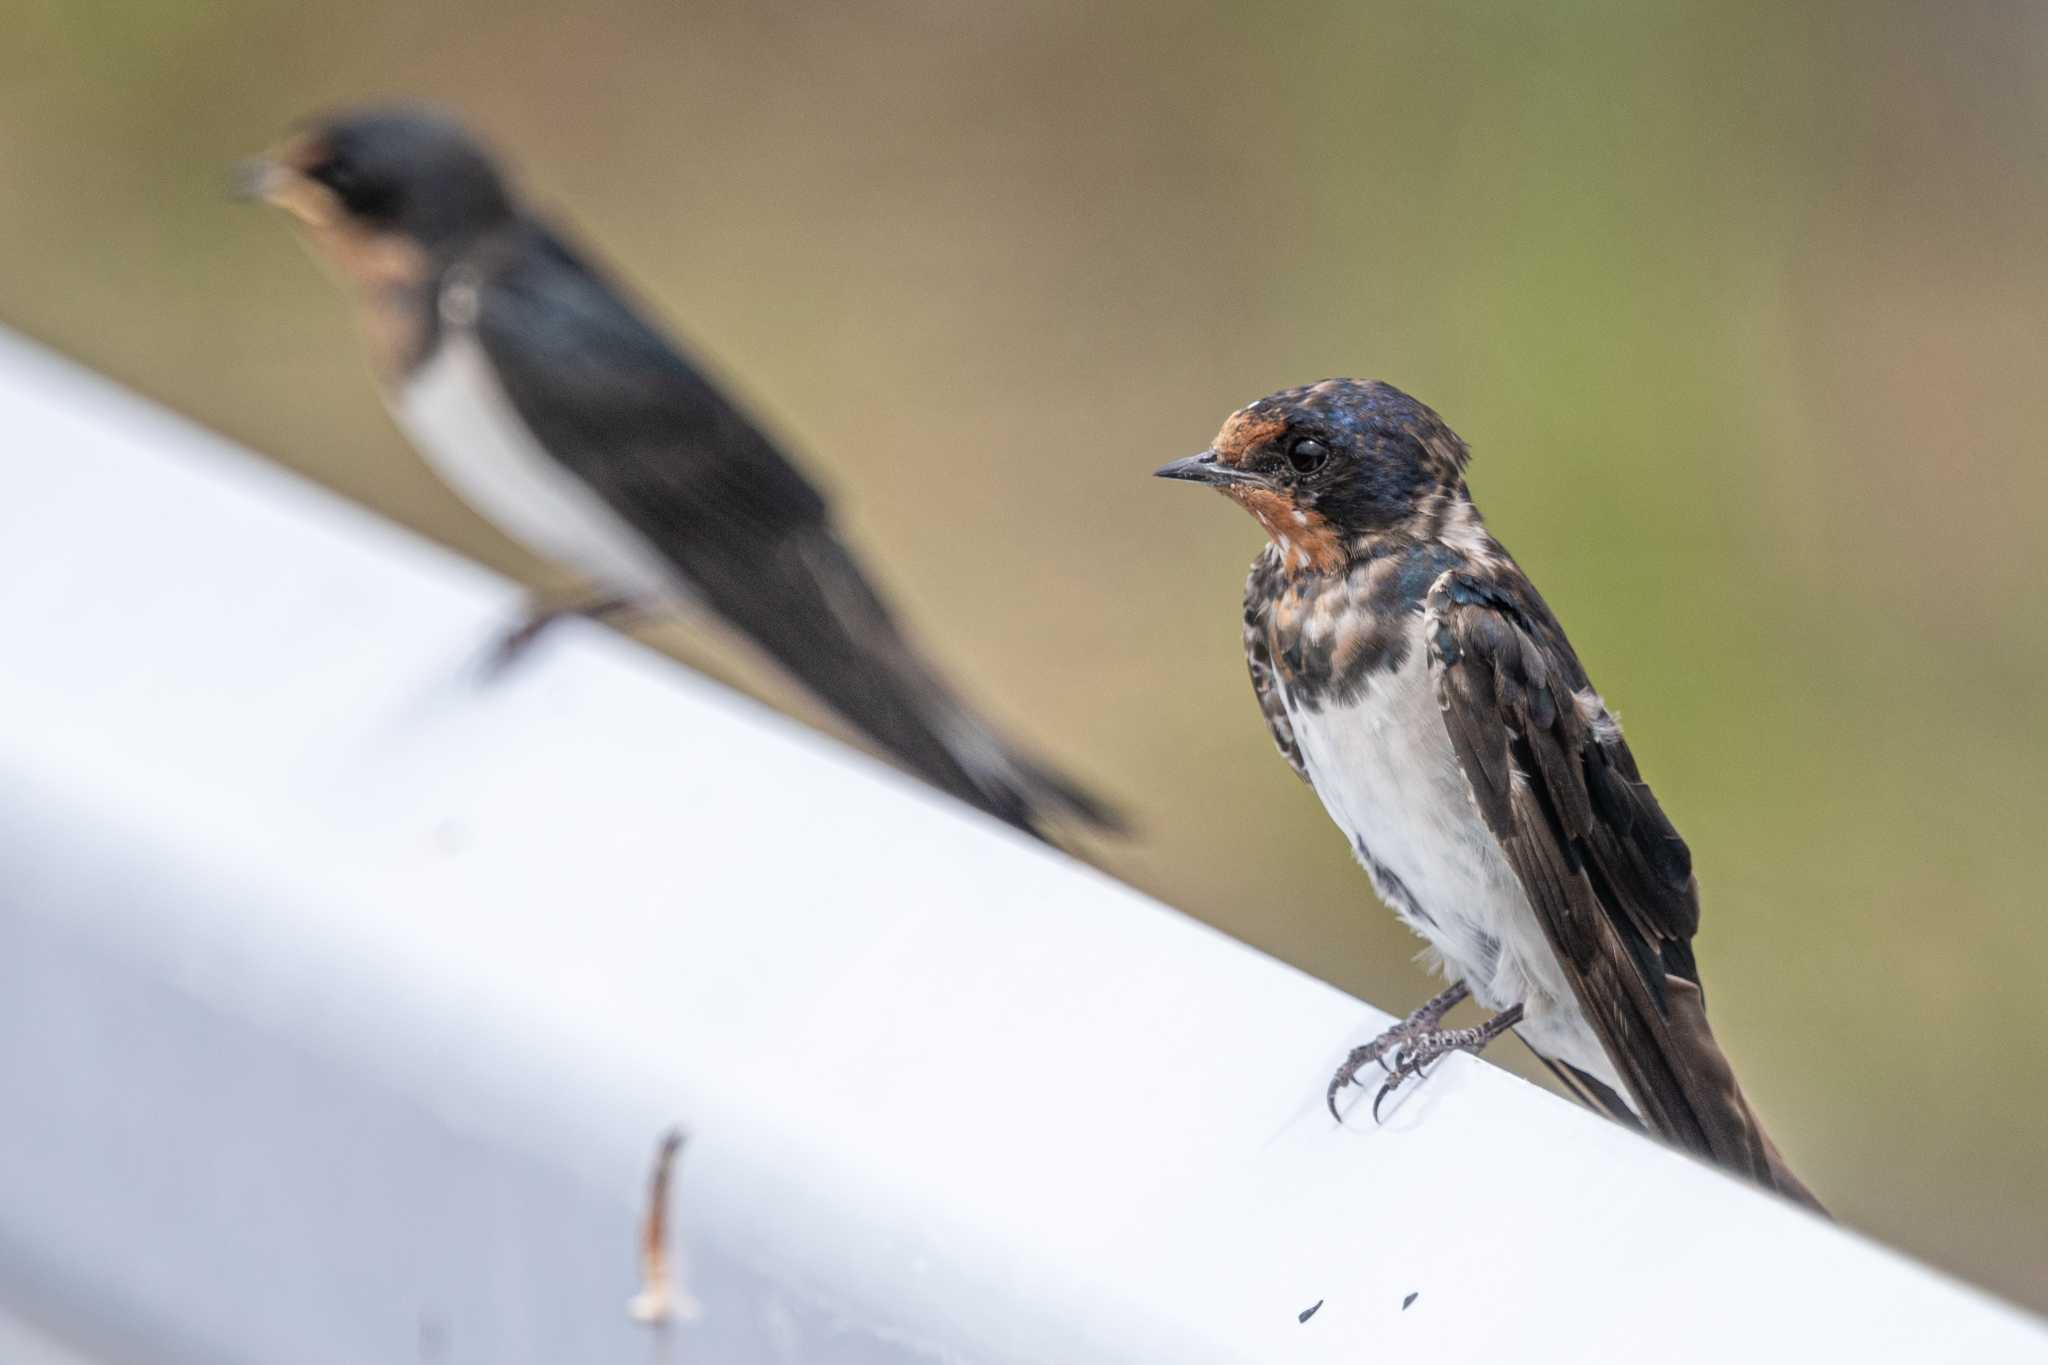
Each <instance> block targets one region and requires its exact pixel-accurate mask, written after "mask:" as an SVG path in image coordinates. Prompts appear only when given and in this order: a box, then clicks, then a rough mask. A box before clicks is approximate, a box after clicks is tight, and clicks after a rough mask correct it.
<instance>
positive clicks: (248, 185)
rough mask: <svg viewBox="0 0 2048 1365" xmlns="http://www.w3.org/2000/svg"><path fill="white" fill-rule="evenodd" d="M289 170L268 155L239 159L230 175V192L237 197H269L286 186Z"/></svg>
mask: <svg viewBox="0 0 2048 1365" xmlns="http://www.w3.org/2000/svg"><path fill="white" fill-rule="evenodd" d="M288 175H289V172H287V171H286V170H285V168H284V167H282V166H280V165H278V164H277V162H275V161H273V160H271V159H270V158H269V157H267V156H252V157H250V158H249V159H248V160H247V161H237V162H236V163H235V168H234V170H233V171H231V172H229V175H228V193H229V194H230V195H232V196H233V197H234V198H236V199H268V198H270V197H271V196H272V195H274V194H276V193H277V192H278V191H279V190H280V189H282V188H283V187H284V182H285V179H286V177H287V176H288Z"/></svg>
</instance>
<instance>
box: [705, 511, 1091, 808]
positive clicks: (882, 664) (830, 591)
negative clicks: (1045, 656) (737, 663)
mask: <svg viewBox="0 0 2048 1365" xmlns="http://www.w3.org/2000/svg"><path fill="white" fill-rule="evenodd" d="M729 586H730V589H731V591H730V592H726V591H721V589H724V588H727V587H728V583H727V582H726V581H724V580H722V579H721V578H719V577H716V576H714V575H712V574H705V573H702V572H700V574H699V575H698V587H699V589H700V591H702V592H703V593H704V595H705V597H706V598H707V599H708V601H709V604H710V605H711V606H712V607H713V608H714V609H715V610H718V611H720V612H721V614H723V615H725V616H726V617H727V619H728V620H731V621H732V622H733V624H734V625H736V626H738V627H739V628H740V629H741V630H742V632H743V633H744V634H745V635H746V636H747V637H748V638H749V639H750V640H751V641H752V642H753V643H754V644H755V645H757V646H758V647H760V648H761V649H763V650H764V651H766V652H767V653H768V655H769V656H770V657H771V658H773V659H774V660H775V661H776V663H778V664H780V665H781V666H782V668H783V669H784V670H786V671H787V672H788V673H789V674H790V675H791V676H793V677H794V678H795V679H796V680H797V681H798V682H800V683H802V684H803V685H804V687H805V688H806V689H807V690H809V691H810V693H811V694H812V695H813V696H815V697H817V699H818V700H819V701H821V702H823V703H824V704H825V705H826V706H828V707H830V708H831V709H832V710H833V711H834V712H836V713H837V714H838V715H839V716H840V717H841V718H842V719H844V720H845V721H846V722H847V723H848V724H850V725H852V726H853V727H854V728H855V729H856V730H858V731H860V732H861V733H862V734H863V735H865V736H866V737H867V738H868V739H870V740H871V741H873V742H874V743H875V744H876V745H877V746H878V747H879V748H881V749H882V750H883V751H884V752H886V753H887V754H889V755H890V756H891V757H893V758H894V759H895V760H896V761H897V762H898V763H900V764H902V765H903V766H904V767H906V768H908V769H909V770H910V771H911V772H913V773H915V774H916V775H918V776H919V777H922V778H923V779H924V780H925V781H927V782H929V783H931V784H932V785H933V786H935V787H937V788H938V789H939V790H941V791H944V792H947V793H948V794H950V795H952V796H955V797H957V798H959V799H960V800H962V801H965V802H967V803H968V804H969V805H972V806H976V807H978V808H980V809H981V810H984V811H987V812H988V813H989V814H991V815H993V816H995V817H996V818H998V819H1000V820H1003V821H1006V822H1008V823H1009V824H1012V825H1015V826H1016V827H1017V828H1019V829H1022V830H1024V831H1025V832H1026V833H1029V834H1032V835H1035V836H1037V837H1039V838H1045V837H1046V826H1047V824H1049V823H1050V822H1051V821H1053V820H1056V819H1065V820H1071V821H1074V822H1077V823H1079V824H1081V825H1085V826H1089V827H1093V828H1095V829H1098V830H1102V831H1105V832H1110V833H1115V832H1119V831H1121V830H1122V828H1123V822H1122V821H1121V819H1119V818H1118V816H1117V815H1116V814H1115V812H1114V811H1113V810H1112V809H1111V808H1110V807H1108V806H1107V805H1105V804H1104V803H1103V802H1101V801H1100V800H1098V799H1097V798H1096V797H1094V796H1092V795H1090V794H1089V793H1088V792H1086V791H1084V790H1083V789H1082V788H1081V787H1079V786H1078V785H1076V784H1075V783H1073V782H1071V781H1070V780H1068V779H1067V778H1065V777H1062V776H1060V775H1059V774H1057V773H1055V772H1053V771H1052V770H1050V769H1048V768H1046V767H1044V766H1042V765H1041V764H1039V763H1038V762H1036V761H1035V760H1033V759H1030V758H1028V757H1026V756H1024V755H1022V754H1020V753H1018V752H1017V751H1016V750H1015V749H1013V748H1011V747H1010V746H1009V744H1008V743H1007V742H1005V741H1004V740H1003V739H1002V738H1001V737H1000V736H998V735H997V734H996V732H995V731H994V729H992V728H991V727H990V726H989V725H988V724H987V723H986V722H984V721H983V720H981V719H980V718H979V717H978V716H976V715H975V714H974V713H972V712H971V711H969V710H968V709H967V707H966V705H965V704H964V703H963V702H961V701H960V700H959V699H958V698H957V697H956V696H955V695H954V694H953V692H952V691H951V689H950V688H948V687H947V686H946V684H945V683H944V682H943V681H942V680H941V679H940V678H939V676H938V675H937V673H936V672H935V671H934V670H933V669H932V668H931V666H930V665H929V664H927V663H926V662H925V661H924V659H923V658H922V657H921V656H920V655H919V654H918V653H917V651H916V650H915V649H914V648H912V646H911V645H910V643H909V642H908V641H907V640H906V639H905V638H904V635H903V633H902V631H900V630H899V629H898V628H897V626H896V622H895V620H894V618H893V617H892V615H891V614H890V612H889V610H888V608H887V607H886V606H884V605H883V603H882V601H881V599H880V597H879V596H878V595H877V594H876V593H875V591H874V589H873V588H872V587H870V586H869V584H868V582H867V580H866V578H865V577H864V576H863V575H862V574H861V572H860V569H859V567H858V565H856V564H855V563H854V560H853V557H852V555H851V554H849V553H848V552H847V550H846V548H845V547H844V546H843V545H842V544H841V543H840V541H839V539H838V537H837V536H835V535H833V534H832V532H831V530H830V529H829V528H828V527H824V526H818V527H813V528H808V529H807V530H806V531H804V532H802V533H799V534H797V535H793V536H791V537H789V538H788V539H787V540H785V541H784V543H783V544H782V545H781V546H780V547H779V548H778V550H777V551H776V553H774V554H773V555H771V556H769V557H768V558H767V560H766V561H756V562H754V563H752V564H749V565H747V566H746V567H745V571H744V577H743V579H741V580H738V581H732V582H730V585H729ZM766 589H772V591H767V590H766ZM764 600H767V601H773V602H775V603H776V604H777V610H775V611H773V612H761V611H752V610H745V609H743V608H744V605H745V604H752V603H758V602H761V601H764Z"/></svg>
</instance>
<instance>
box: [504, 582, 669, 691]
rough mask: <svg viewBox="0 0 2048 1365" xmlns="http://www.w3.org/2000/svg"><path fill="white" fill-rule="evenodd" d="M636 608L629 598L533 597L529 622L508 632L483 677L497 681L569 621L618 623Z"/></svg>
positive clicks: (529, 603) (606, 595) (529, 601)
mask: <svg viewBox="0 0 2048 1365" xmlns="http://www.w3.org/2000/svg"><path fill="white" fill-rule="evenodd" d="M633 611H634V604H633V603H632V602H630V601H628V600H627V599H626V598H623V597H618V596H614V595H612V594H610V593H602V594H599V595H597V596H594V597H580V598H569V599H552V600H551V599H549V598H547V597H544V596H542V595H541V594H539V593H534V594H532V595H531V596H529V597H528V598H527V601H526V619H525V620H523V621H521V622H520V623H519V624H518V625H517V626H515V627H513V628H512V629H511V630H509V631H506V632H505V634H504V636H503V637H502V638H501V639H500V640H499V641H498V644H497V647H496V648H495V649H493V650H492V651H491V657H490V659H489V661H488V662H487V663H486V664H485V666H484V675H485V676H486V677H490V678H495V677H497V676H498V675H499V674H501V673H503V672H505V670H507V669H509V668H510V667H512V665H513V664H515V663H517V662H519V660H520V658H521V657H522V656H524V655H525V653H526V651H527V650H528V649H530V648H532V646H533V642H534V641H535V640H538V639H539V638H540V637H541V632H543V631H545V630H546V629H547V628H548V627H549V626H551V625H553V624H555V622H557V621H560V620H562V619H564V618H566V617H570V616H585V617H588V618H589V619H591V620H593V621H606V620H617V619H618V618H620V617H622V616H630V615H631V614H632V613H633Z"/></svg>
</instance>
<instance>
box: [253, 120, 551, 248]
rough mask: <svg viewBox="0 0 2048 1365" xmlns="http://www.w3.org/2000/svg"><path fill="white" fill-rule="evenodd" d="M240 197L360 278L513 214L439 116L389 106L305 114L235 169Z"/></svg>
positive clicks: (471, 237) (484, 162)
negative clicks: (288, 219) (277, 214)
mask: <svg viewBox="0 0 2048 1365" xmlns="http://www.w3.org/2000/svg"><path fill="white" fill-rule="evenodd" d="M236 180H237V188H238V189H239V190H240V191H241V193H242V194H244V195H245V196H247V197H249V198H252V199H261V200H263V201H264V202H266V203H269V204H272V205H275V206H276V207H278V208H281V209H283V210H284V211H285V212H287V213H289V214H290V215H291V216H292V217H293V218H295V219H296V220H298V223H299V225H300V227H301V228H302V229H303V230H304V231H305V233H306V235H307V237H308V239H309V241H310V242H311V244H312V245H313V247H314V249H315V250H316V251H317V252H318V254H320V255H321V256H323V257H325V258H326V259H328V260H329V261H330V262H332V263H333V264H335V265H337V266H339V267H340V268H341V269H342V270H343V272H344V273H345V274H347V275H349V276H350V277H352V278H354V279H356V280H357V281H358V282H359V283H363V284H367V285H372V286H375V285H378V284H392V283H403V282H405V281H403V280H401V279H398V278H394V277H396V276H403V275H418V274H423V273H425V271H426V269H427V268H428V266H429V265H430V263H432V262H436V261H444V260H446V259H448V258H450V257H452V256H453V255H455V254H457V253H459V252H460V251H462V250H463V249H464V248H465V247H467V246H469V245H471V244H472V243H474V242H476V241H477V240H479V239H481V238H482V237H484V236H486V235H487V234H489V233H491V232H493V231H495V230H497V229H498V228H501V227H503V226H504V225H505V224H507V223H509V222H512V221H513V220H514V219H516V217H517V214H518V210H517V207H516V204H515V202H514V200H513V197H512V193H511V191H510V190H509V189H508V188H507V186H506V184H505V180H504V178H503V177H502V176H501V175H500V174H499V172H498V168H497V167H496V166H494V165H493V164H492V162H491V158H490V157H489V156H488V155H487V154H486V153H485V152H484V150H483V148H482V147H481V146H479V145H478V143H477V142H476V140H475V139H474V138H472V137H471V136H470V135H469V134H468V133H466V132H465V131H463V129H462V128H461V127H460V126H459V125H458V124H456V123H455V122H454V121H453V120H451V119H448V118H447V117H445V116H443V115H440V114H437V113H433V112H431V111H428V110H424V109H418V108H411V107H404V106H397V107H389V108H375V109H357V110H350V111H346V112H343V113H339V114H334V115H330V116H327V117H324V118H318V119H314V120H310V121H309V122H308V123H307V124H306V125H305V126H304V127H303V128H302V130H301V131H300V132H298V133H297V134H296V135H295V136H293V137H292V138H290V139H289V140H287V141H286V142H285V143H284V144H283V145H282V146H280V147H278V148H276V149H274V150H273V151H271V152H270V153H269V154H267V155H265V156H262V157H258V158H256V159H254V160H252V161H248V162H244V163H243V164H242V165H241V166H240V167H239V168H237V173H236Z"/></svg>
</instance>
